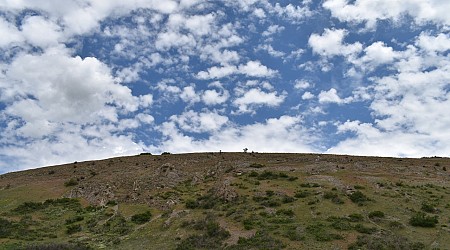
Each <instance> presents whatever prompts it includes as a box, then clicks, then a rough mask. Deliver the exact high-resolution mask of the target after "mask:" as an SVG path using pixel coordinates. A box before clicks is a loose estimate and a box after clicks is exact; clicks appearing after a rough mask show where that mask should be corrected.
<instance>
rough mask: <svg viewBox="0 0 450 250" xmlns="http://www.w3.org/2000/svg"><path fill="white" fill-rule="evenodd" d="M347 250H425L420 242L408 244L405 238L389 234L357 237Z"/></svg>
mask: <svg viewBox="0 0 450 250" xmlns="http://www.w3.org/2000/svg"><path fill="white" fill-rule="evenodd" d="M348 249H349V250H357V249H367V250H379V249H396V250H419V249H420V250H421V249H426V248H425V245H424V244H423V243H420V242H410V241H409V240H408V239H407V238H404V237H402V236H398V235H395V234H390V233H381V234H373V235H362V236H358V239H357V241H356V242H355V243H353V244H351V245H350V246H349V247H348Z"/></svg>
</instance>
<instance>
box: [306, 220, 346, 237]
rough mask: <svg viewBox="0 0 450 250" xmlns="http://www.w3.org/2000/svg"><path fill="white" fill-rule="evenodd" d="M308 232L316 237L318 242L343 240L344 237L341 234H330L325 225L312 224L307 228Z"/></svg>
mask: <svg viewBox="0 0 450 250" xmlns="http://www.w3.org/2000/svg"><path fill="white" fill-rule="evenodd" d="M306 232H308V233H309V234H311V235H312V236H314V239H315V240H317V241H332V240H341V239H343V237H342V236H341V235H339V234H334V233H330V232H329V231H328V229H327V227H326V226H325V225H324V224H321V223H318V224H312V225H309V226H308V227H306Z"/></svg>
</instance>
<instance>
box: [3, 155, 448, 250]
mask: <svg viewBox="0 0 450 250" xmlns="http://www.w3.org/2000/svg"><path fill="white" fill-rule="evenodd" d="M447 169H449V171H447ZM449 180H450V159H448V158H437V157H435V158H422V159H396V158H379V157H356V156H336V155H316V154H259V153H247V154H245V153H201V154H184V155H158V156H153V155H140V156H132V157H121V158H114V159H108V160H102V161H90V162H79V163H73V164H67V165H61V166H53V167H46V168H40V169H35V170H29V171H23V172H16V173H9V174H5V175H1V176H0V249H283V248H284V249H450V228H449V227H450V181H449Z"/></svg>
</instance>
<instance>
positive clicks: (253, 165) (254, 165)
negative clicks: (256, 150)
mask: <svg viewBox="0 0 450 250" xmlns="http://www.w3.org/2000/svg"><path fill="white" fill-rule="evenodd" d="M248 167H250V168H263V167H265V165H264V164H261V163H252V164H250V165H249V166H248Z"/></svg>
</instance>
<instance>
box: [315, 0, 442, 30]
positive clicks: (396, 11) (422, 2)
mask: <svg viewBox="0 0 450 250" xmlns="http://www.w3.org/2000/svg"><path fill="white" fill-rule="evenodd" d="M323 7H324V8H326V9H328V10H330V11H331V14H332V15H333V16H334V17H336V18H338V19H339V20H341V21H346V22H359V23H363V22H364V23H366V25H367V27H369V28H374V27H375V25H376V23H377V21H378V20H386V19H390V20H393V21H398V20H401V19H402V18H403V16H405V14H407V15H409V16H411V17H412V18H413V19H414V20H415V21H416V23H418V24H425V23H426V22H428V21H432V22H435V23H438V24H444V25H449V24H450V17H449V15H448V13H447V10H448V9H449V8H450V3H449V2H448V1H426V0H408V1H390V0H377V1H364V0H356V1H351V3H350V2H349V1H348V0H326V1H325V2H324V3H323Z"/></svg>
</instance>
